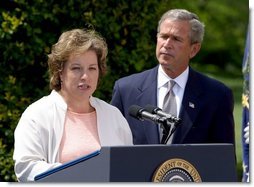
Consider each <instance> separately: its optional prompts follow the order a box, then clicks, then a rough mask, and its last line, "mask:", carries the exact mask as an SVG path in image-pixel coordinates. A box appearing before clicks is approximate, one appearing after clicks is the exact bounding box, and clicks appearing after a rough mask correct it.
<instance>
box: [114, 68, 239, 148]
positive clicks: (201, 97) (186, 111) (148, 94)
mask: <svg viewBox="0 0 254 187" xmlns="http://www.w3.org/2000/svg"><path fill="white" fill-rule="evenodd" d="M157 74H158V66H156V67H155V68H153V69H150V70H147V71H144V72H141V73H137V74H133V75H130V76H127V77H124V78H121V79H119V80H118V81H116V82H115V85H114V90H113V96H112V101H111V104H112V105H114V106H116V107H117V108H119V109H120V111H121V112H122V113H123V115H124V116H125V118H126V119H127V121H128V123H129V125H130V128H131V130H132V133H133V143H134V144H159V133H158V127H157V125H156V124H154V123H152V122H150V121H139V120H137V119H135V118H133V117H131V116H130V115H129V114H128V109H129V107H130V106H131V105H134V104H135V105H139V106H141V107H144V106H145V105H147V104H151V105H154V106H157V98H156V97H157ZM233 103H234V101H233V95H232V91H231V90H230V89H229V88H227V87H226V86H225V85H224V84H222V83H220V82H219V81H217V80H214V79H211V78H209V77H207V76H205V75H202V74H200V73H198V72H196V71H194V70H193V69H191V68H190V72H189V77H188V81H187V84H186V87H185V91H184V96H183V100H182V106H181V109H180V115H179V118H181V119H182V123H181V125H180V126H179V127H178V128H177V130H176V131H175V134H174V137H173V140H172V143H173V144H190V143H232V144H234V143H235V134H234V119H233V107H234V104H233Z"/></svg>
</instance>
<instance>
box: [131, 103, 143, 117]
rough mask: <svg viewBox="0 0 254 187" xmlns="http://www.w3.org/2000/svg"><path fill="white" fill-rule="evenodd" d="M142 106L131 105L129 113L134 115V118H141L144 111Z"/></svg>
mask: <svg viewBox="0 0 254 187" xmlns="http://www.w3.org/2000/svg"><path fill="white" fill-rule="evenodd" d="M142 110H143V109H142V107H140V106H138V105H131V106H130V107H129V110H128V111H129V115H130V116H132V117H134V118H139V116H140V112H141V111H142Z"/></svg>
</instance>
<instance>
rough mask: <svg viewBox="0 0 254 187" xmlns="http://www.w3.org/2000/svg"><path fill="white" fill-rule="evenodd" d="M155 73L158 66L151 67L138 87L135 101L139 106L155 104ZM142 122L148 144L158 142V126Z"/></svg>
mask: <svg viewBox="0 0 254 187" xmlns="http://www.w3.org/2000/svg"><path fill="white" fill-rule="evenodd" d="M157 74H158V66H157V67H155V68H153V69H151V71H150V73H148V75H147V76H146V77H144V78H145V79H144V81H143V82H142V84H141V85H140V86H139V88H138V89H139V91H140V94H139V95H137V98H136V100H137V101H136V103H139V105H140V106H141V107H144V106H145V105H147V104H151V105H153V106H157V99H156V98H157ZM143 124H144V131H145V135H146V138H147V142H148V144H151V143H159V133H158V126H157V125H155V124H154V123H152V122H150V121H144V122H143Z"/></svg>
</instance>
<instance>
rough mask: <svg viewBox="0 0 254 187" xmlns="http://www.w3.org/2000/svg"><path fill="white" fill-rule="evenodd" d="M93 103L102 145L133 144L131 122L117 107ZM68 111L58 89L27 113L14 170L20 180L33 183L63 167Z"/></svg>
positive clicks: (19, 130) (19, 131)
mask: <svg viewBox="0 0 254 187" xmlns="http://www.w3.org/2000/svg"><path fill="white" fill-rule="evenodd" d="M90 103H91V105H92V106H93V107H94V108H95V110H96V115H97V125H98V134H99V139H100V143H101V146H117V145H133V141H132V134H131V130H130V128H129V125H128V122H127V121H126V119H125V118H124V117H123V115H122V114H121V112H120V111H119V110H118V109H117V108H116V107H114V106H112V105H110V104H108V103H106V102H104V101H102V100H100V99H98V98H95V97H91V98H90ZM66 111H67V104H66V103H65V101H64V99H63V98H62V96H61V95H60V94H59V93H58V92H56V91H54V90H53V91H52V92H51V94H50V95H48V96H45V97H43V98H41V99H39V100H38V101H36V102H34V103H33V104H31V105H30V106H29V107H27V109H26V110H25V111H24V113H23V114H22V116H21V118H20V120H19V123H18V125H17V127H16V129H15V133H14V139H15V143H14V154H13V159H14V161H15V167H14V170H15V173H16V176H17V179H18V180H19V181H24V182H25V181H33V180H34V177H35V176H36V175H38V174H40V173H42V172H44V171H46V170H49V169H52V168H54V167H56V166H59V165H61V163H59V155H58V151H59V146H60V142H61V139H62V134H63V128H64V120H65V114H66Z"/></svg>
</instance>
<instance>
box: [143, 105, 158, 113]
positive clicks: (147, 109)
mask: <svg viewBox="0 0 254 187" xmlns="http://www.w3.org/2000/svg"><path fill="white" fill-rule="evenodd" d="M156 108H157V107H155V106H153V105H150V104H148V105H146V106H145V110H146V111H147V112H150V113H152V114H156V112H155V110H156Z"/></svg>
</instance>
